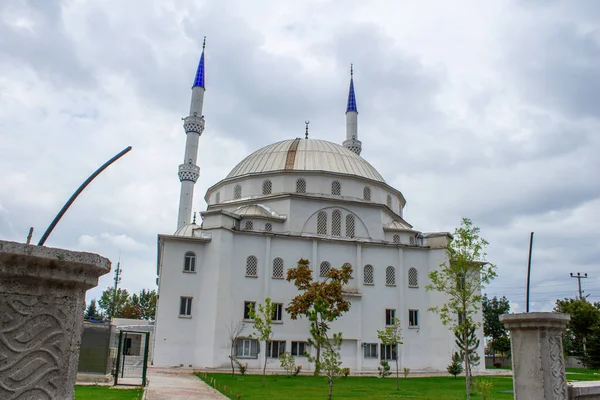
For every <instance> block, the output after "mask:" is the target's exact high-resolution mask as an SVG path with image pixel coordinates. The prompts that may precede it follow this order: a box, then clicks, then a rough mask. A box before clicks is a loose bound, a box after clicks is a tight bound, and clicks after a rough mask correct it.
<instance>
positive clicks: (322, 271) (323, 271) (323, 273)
mask: <svg viewBox="0 0 600 400" xmlns="http://www.w3.org/2000/svg"><path fill="white" fill-rule="evenodd" d="M330 270H331V264H329V263H328V262H327V261H323V262H322V263H321V267H320V268H319V276H320V277H322V278H326V277H327V274H328V273H329V271H330Z"/></svg>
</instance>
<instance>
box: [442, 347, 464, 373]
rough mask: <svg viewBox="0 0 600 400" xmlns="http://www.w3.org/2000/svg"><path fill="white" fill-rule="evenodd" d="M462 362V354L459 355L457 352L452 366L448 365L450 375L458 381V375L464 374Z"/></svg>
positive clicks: (453, 357) (453, 356)
mask: <svg viewBox="0 0 600 400" xmlns="http://www.w3.org/2000/svg"><path fill="white" fill-rule="evenodd" d="M462 360H463V359H462V357H461V356H460V354H458V352H456V351H455V352H454V353H453V354H452V362H451V363H450V365H448V368H446V369H447V370H448V373H449V374H450V375H454V379H456V377H457V376H458V374H460V373H461V372H463V366H462Z"/></svg>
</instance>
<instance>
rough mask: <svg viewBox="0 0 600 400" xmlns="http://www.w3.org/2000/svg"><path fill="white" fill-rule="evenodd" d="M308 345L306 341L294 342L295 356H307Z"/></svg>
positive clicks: (293, 351) (293, 350)
mask: <svg viewBox="0 0 600 400" xmlns="http://www.w3.org/2000/svg"><path fill="white" fill-rule="evenodd" d="M306 347H307V343H306V342H292V355H293V356H294V357H305V356H306V354H305V353H306Z"/></svg>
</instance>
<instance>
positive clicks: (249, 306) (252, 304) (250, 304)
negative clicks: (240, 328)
mask: <svg viewBox="0 0 600 400" xmlns="http://www.w3.org/2000/svg"><path fill="white" fill-rule="evenodd" d="M254 308H256V302H255V301H245V302H244V319H246V320H252V318H250V309H254Z"/></svg>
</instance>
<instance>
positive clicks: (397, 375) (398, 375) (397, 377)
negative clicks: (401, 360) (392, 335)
mask: <svg viewBox="0 0 600 400" xmlns="http://www.w3.org/2000/svg"><path fill="white" fill-rule="evenodd" d="M398 379H400V372H399V370H398V354H397V353H396V390H399V387H398Z"/></svg>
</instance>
